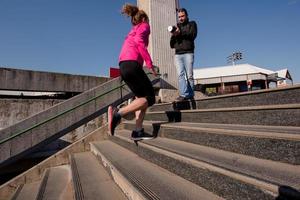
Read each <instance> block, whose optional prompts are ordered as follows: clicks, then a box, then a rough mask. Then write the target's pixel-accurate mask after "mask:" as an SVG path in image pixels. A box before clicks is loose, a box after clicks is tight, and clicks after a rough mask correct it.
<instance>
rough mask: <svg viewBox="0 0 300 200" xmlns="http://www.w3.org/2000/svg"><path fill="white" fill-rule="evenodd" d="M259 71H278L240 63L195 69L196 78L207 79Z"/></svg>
mask: <svg viewBox="0 0 300 200" xmlns="http://www.w3.org/2000/svg"><path fill="white" fill-rule="evenodd" d="M257 73H262V74H267V75H270V74H274V73H276V72H275V71H271V70H268V69H263V68H260V67H256V66H254V65H250V64H239V65H230V66H220V67H209V68H201V69H194V78H195V79H205V78H214V77H225V76H238V75H245V74H257Z"/></svg>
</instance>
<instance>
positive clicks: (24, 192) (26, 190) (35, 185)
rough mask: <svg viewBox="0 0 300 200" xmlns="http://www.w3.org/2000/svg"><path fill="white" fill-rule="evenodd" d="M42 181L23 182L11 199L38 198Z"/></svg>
mask: <svg viewBox="0 0 300 200" xmlns="http://www.w3.org/2000/svg"><path fill="white" fill-rule="evenodd" d="M40 184H41V181H36V182H32V183H27V184H22V185H20V186H19V187H18V189H17V190H16V192H15V193H14V195H13V196H12V198H11V200H24V199H28V200H30V199H36V198H37V195H38V191H39V187H40Z"/></svg>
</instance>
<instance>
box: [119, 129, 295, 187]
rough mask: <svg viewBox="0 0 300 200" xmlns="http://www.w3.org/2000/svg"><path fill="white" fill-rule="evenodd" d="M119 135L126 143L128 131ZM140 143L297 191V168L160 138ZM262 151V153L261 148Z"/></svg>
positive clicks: (120, 132)
mask: <svg viewBox="0 0 300 200" xmlns="http://www.w3.org/2000/svg"><path fill="white" fill-rule="evenodd" d="M118 134H119V135H120V136H122V137H124V138H127V139H129V137H130V134H131V131H127V130H124V131H118ZM220 141H222V140H220ZM142 142H143V143H146V144H149V145H152V146H155V147H158V148H160V149H164V150H167V151H170V152H174V153H177V154H179V155H183V156H186V157H188V158H193V159H196V160H199V161H203V162H206V163H210V164H213V165H216V166H219V167H222V168H224V169H228V170H230V171H235V172H238V173H241V174H246V175H249V176H251V177H255V178H257V179H260V180H264V181H266V182H272V183H275V184H277V185H289V186H291V187H294V188H299V189H300V173H299V171H300V167H299V166H297V165H291V164H285V163H281V162H274V161H270V160H266V159H259V158H257V157H254V156H245V155H243V154H237V153H233V152H230V151H223V150H219V149H216V148H211V147H208V146H204V145H199V144H193V143H190V142H183V141H180V140H175V139H169V138H163V137H157V138H156V139H153V140H145V141H142ZM224 143H226V142H224ZM245 148H247V147H245ZM261 151H264V149H263V148H261Z"/></svg>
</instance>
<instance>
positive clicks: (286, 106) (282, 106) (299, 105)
mask: <svg viewBox="0 0 300 200" xmlns="http://www.w3.org/2000/svg"><path fill="white" fill-rule="evenodd" d="M294 108H300V103H293V104H275V105H259V106H241V107H226V108H204V109H193V110H180V111H177V110H173V111H150V112H148V113H166V112H184V113H189V112H214V111H239V110H264V109H294Z"/></svg>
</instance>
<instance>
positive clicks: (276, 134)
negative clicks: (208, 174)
mask: <svg viewBox="0 0 300 200" xmlns="http://www.w3.org/2000/svg"><path fill="white" fill-rule="evenodd" d="M124 128H125V129H128V130H133V129H134V128H135V122H133V121H125V122H124ZM144 129H145V131H146V132H147V133H149V134H153V135H155V136H160V137H166V138H170V139H176V140H180V141H185V142H189V143H194V144H199V145H203V146H208V147H213V148H216V149H222V150H225V151H231V152H235V153H239V154H245V155H250V156H254V157H257V158H262V159H268V160H274V161H280V162H285V163H290V164H293V165H299V164H300V156H299V153H300V152H299V149H300V127H278V126H253V125H233V124H213V123H212V124H207V123H187V122H177V123H168V122H154V121H145V122H144Z"/></svg>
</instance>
